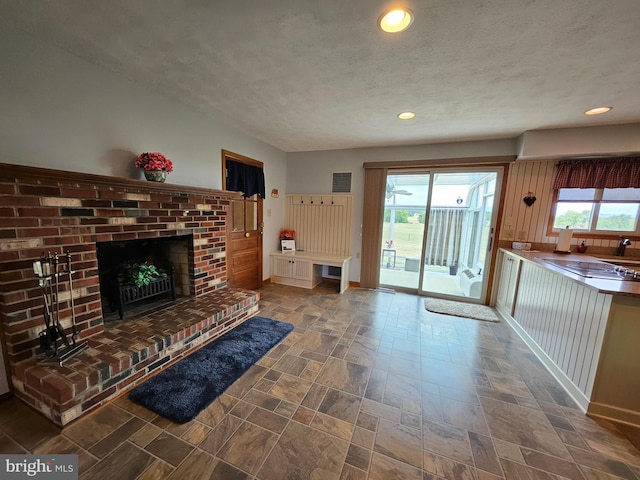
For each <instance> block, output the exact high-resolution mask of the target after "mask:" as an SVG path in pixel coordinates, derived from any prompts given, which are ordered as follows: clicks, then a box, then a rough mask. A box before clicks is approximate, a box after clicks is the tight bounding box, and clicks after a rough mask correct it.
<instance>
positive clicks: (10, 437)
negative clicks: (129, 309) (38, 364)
mask: <svg viewBox="0 0 640 480" xmlns="http://www.w3.org/2000/svg"><path fill="white" fill-rule="evenodd" d="M334 291H335V288H334V286H333V285H330V286H326V285H321V286H320V287H318V288H316V289H315V290H313V291H311V292H310V291H308V290H302V289H295V288H291V287H284V286H279V285H267V286H265V287H264V288H263V291H262V299H261V302H260V304H261V313H260V314H261V315H263V316H267V317H271V318H275V319H278V320H282V321H288V322H291V323H293V324H294V325H295V330H294V331H293V332H292V333H291V334H290V335H289V336H288V337H287V338H286V339H285V340H284V341H283V342H282V343H281V344H280V345H278V346H276V347H275V348H274V349H273V350H272V351H271V352H270V353H269V354H268V355H267V356H266V357H264V358H263V359H262V360H261V361H260V362H259V363H258V364H257V365H255V366H254V367H253V368H251V369H250V370H249V371H248V372H247V373H246V374H245V375H244V376H243V377H242V378H241V379H240V380H239V381H237V382H236V383H235V384H234V385H233V386H232V387H231V388H230V389H229V390H227V392H226V393H225V394H224V395H222V396H221V397H220V398H219V399H218V400H216V401H215V402H214V403H213V404H212V405H211V406H210V407H208V408H207V409H206V410H204V411H203V412H202V413H201V414H200V415H199V416H198V417H197V418H196V419H195V420H194V421H192V422H190V423H187V424H184V425H176V424H172V423H171V422H169V421H167V420H165V419H163V418H160V417H158V416H156V415H155V414H153V413H152V412H150V411H148V410H146V409H144V408H142V407H139V406H137V405H134V404H133V403H131V402H130V401H129V400H128V399H127V398H126V397H123V398H120V399H119V400H116V401H115V402H113V403H111V404H110V405H108V406H106V407H104V408H103V409H101V410H99V411H97V412H95V413H93V414H91V415H89V416H88V417H86V418H84V419H81V420H79V421H78V422H76V423H74V424H72V425H71V426H69V427H67V428H66V429H64V430H63V431H62V432H60V431H59V429H57V428H56V427H54V426H53V425H52V424H50V423H49V422H48V421H46V420H44V419H43V418H41V417H40V416H39V415H37V414H35V413H33V412H32V411H31V410H29V409H28V408H27V407H25V406H23V405H22V404H21V403H20V402H18V401H16V400H8V401H5V402H3V403H0V453H25V452H34V453H77V454H78V455H79V461H80V473H81V475H80V478H83V479H92V480H94V479H95V480H99V479H114V478H115V479H119V480H129V479H131V480H133V479H164V478H169V479H224V480H236V479H238V480H239V479H259V480H284V479H286V480H294V479H296V480H297V479H315V480H331V479H342V480H347V479H349V480H359V479H367V478H368V479H373V480H382V479H393V480H395V479H420V480H427V479H429V480H431V479H440V478H445V479H453V480H458V479H461V480H466V479H477V480H491V479H499V478H505V479H530V480H536V479H545V480H546V479H561V478H568V479H585V480H587V479H598V480H600V479H602V480H605V479H616V478H623V479H627V480H640V451H639V450H638V449H636V448H635V447H634V446H633V443H632V442H631V441H629V440H628V439H627V437H625V436H623V435H622V434H621V431H624V433H625V434H626V435H627V436H628V437H630V438H631V439H632V441H635V442H637V443H636V445H638V444H640V442H639V440H640V436H638V432H637V430H635V429H631V428H626V427H620V429H618V428H617V427H616V426H614V425H612V424H609V423H607V422H595V421H594V420H591V419H590V418H588V417H585V416H584V415H583V414H582V413H581V412H580V410H578V409H577V408H576V407H575V405H574V404H573V403H572V401H571V399H570V398H569V397H568V396H567V395H566V394H565V392H564V390H562V389H561V388H560V387H559V386H558V384H557V383H556V382H555V380H554V379H553V377H552V376H551V375H550V374H549V373H548V372H547V371H546V370H545V369H544V368H543V367H542V365H541V364H540V363H539V362H538V360H537V359H536V358H535V356H534V355H533V354H532V353H531V352H530V351H529V350H528V348H527V347H526V346H525V345H524V344H523V343H522V342H521V341H520V340H519V338H518V337H517V336H516V335H515V334H514V333H513V331H512V330H511V329H510V328H509V327H508V326H507V325H506V324H505V323H499V324H494V323H486V322H480V321H475V320H468V319H461V318H455V317H447V316H444V315H438V314H434V313H429V312H427V311H426V310H425V309H424V306H423V305H424V302H423V299H422V298H420V297H417V296H415V295H408V294H402V293H396V294H393V293H389V292H377V291H371V290H365V289H357V288H351V289H349V290H348V291H347V292H346V293H345V294H344V295H337V294H336V293H334Z"/></svg>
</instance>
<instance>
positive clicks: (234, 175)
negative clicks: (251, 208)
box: [226, 160, 265, 198]
mask: <svg viewBox="0 0 640 480" xmlns="http://www.w3.org/2000/svg"><path fill="white" fill-rule="evenodd" d="M226 168H227V190H232V191H234V192H242V195H243V196H244V197H252V196H253V195H255V194H256V193H257V194H258V195H260V197H261V198H264V196H265V185H264V170H263V169H262V168H261V167H256V166H253V165H249V164H246V163H241V162H234V161H233V160H227V161H226Z"/></svg>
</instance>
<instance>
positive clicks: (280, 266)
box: [271, 254, 322, 288]
mask: <svg viewBox="0 0 640 480" xmlns="http://www.w3.org/2000/svg"><path fill="white" fill-rule="evenodd" d="M321 280H322V265H316V264H314V263H313V260H310V259H306V258H298V257H296V256H295V254H272V255H271V281H272V282H273V283H281V284H283V285H291V286H294V287H303V288H313V287H315V286H316V285H318V284H319V283H320V281H321Z"/></svg>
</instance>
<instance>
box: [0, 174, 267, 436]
mask: <svg viewBox="0 0 640 480" xmlns="http://www.w3.org/2000/svg"><path fill="white" fill-rule="evenodd" d="M0 168H1V172H2V173H1V174H0V321H1V327H2V328H1V330H2V333H3V337H4V345H5V347H6V357H7V361H8V364H9V367H10V371H11V372H10V373H11V377H12V383H13V386H14V393H15V394H16V395H17V396H19V397H20V398H21V399H22V400H24V401H25V402H27V403H29V404H30V405H32V406H33V407H34V408H36V409H38V410H39V411H41V412H42V413H43V414H44V415H46V416H48V417H49V418H51V419H52V420H53V421H54V422H55V423H57V424H58V425H61V426H62V425H65V424H67V423H68V422H70V421H71V420H73V419H75V418H77V417H78V416H80V415H82V414H83V413H85V412H87V411H89V410H91V409H93V408H95V407H96V406H98V405H100V404H102V403H104V402H105V401H107V400H108V399H110V398H113V397H115V396H117V395H118V394H119V393H121V392H122V391H123V390H125V389H126V388H128V387H130V386H132V385H134V384H136V383H139V382H140V381H141V380H142V379H144V377H145V376H146V375H148V374H149V373H151V372H152V371H154V370H155V369H157V368H161V367H162V365H165V364H166V363H167V362H170V361H171V360H173V359H174V358H177V357H178V356H180V355H183V354H184V353H185V352H186V351H187V350H189V349H192V348H193V347H194V346H197V345H199V344H202V343H204V342H206V341H208V340H210V339H212V338H215V337H216V336H218V335H220V334H221V333H222V332H224V331H225V330H226V329H229V328H232V327H233V326H235V325H236V324H238V323H240V322H241V321H243V320H244V319H246V318H247V316H250V315H251V314H253V313H255V312H256V311H257V301H258V295H257V294H256V293H255V292H247V291H241V290H235V289H230V288H228V287H227V278H226V227H227V212H228V208H229V204H230V200H231V199H233V198H236V196H237V195H238V194H235V193H232V192H225V191H219V190H211V189H204V188H197V187H188V186H178V185H172V184H162V183H154V182H146V181H141V180H132V179H125V178H116V177H105V176H98V175H90V174H82V173H73V172H64V171H58V170H49V169H41V168H34V167H26V166H17V165H7V164H0ZM169 237H175V238H183V239H184V238H186V239H188V240H187V241H186V242H187V243H185V245H186V247H184V248H185V249H186V251H187V255H186V259H185V260H182V261H181V263H182V265H180V268H181V271H180V273H179V275H180V276H181V284H180V285H181V286H180V291H179V293H180V294H181V295H182V296H183V297H181V299H180V300H179V303H180V309H181V311H183V312H188V314H187V313H185V315H184V318H183V319H180V320H179V321H171V320H170V318H172V317H175V316H176V314H175V313H173V314H167V313H166V312H165V313H163V312H158V313H156V314H153V315H151V316H149V317H147V318H145V319H144V320H143V321H141V322H140V324H138V325H133V326H131V327H127V328H125V329H114V330H115V331H111V330H109V331H106V330H105V325H104V320H103V313H102V308H103V305H102V298H101V294H100V276H99V274H98V254H97V247H96V245H97V244H98V243H100V244H101V245H102V244H106V242H124V241H132V240H138V241H143V240H153V239H161V238H169ZM62 251H64V252H67V251H68V252H70V254H71V256H72V269H73V270H74V272H75V273H74V274H73V297H74V312H75V320H76V324H77V327H78V329H79V335H78V339H79V340H80V341H86V342H88V344H89V348H88V349H87V350H85V351H84V352H82V353H80V354H79V355H78V356H76V357H73V358H72V359H70V360H68V361H67V362H65V364H64V365H63V366H58V365H54V366H49V365H45V366H43V365H41V364H39V363H38V355H39V354H40V346H39V338H38V335H39V332H40V331H41V330H43V329H44V321H43V302H42V296H41V290H40V288H39V286H38V281H37V278H36V277H35V275H34V273H33V268H32V264H33V262H34V261H35V260H37V259H39V258H40V257H41V256H42V255H43V254H46V253H48V252H51V253H55V252H62ZM65 288H66V287H65V286H64V285H62V288H61V292H60V295H59V298H60V301H61V307H60V318H61V319H63V320H62V324H63V326H64V327H65V328H68V327H69V326H70V322H71V310H70V309H71V305H70V302H69V298H70V295H69V292H68V291H65ZM185 297H186V298H185ZM185 302H186V303H185ZM154 315H155V316H154ZM134 335H139V336H140V338H133V339H132V338H131V337H132V336H134ZM120 341H122V344H119V343H118V342H120Z"/></svg>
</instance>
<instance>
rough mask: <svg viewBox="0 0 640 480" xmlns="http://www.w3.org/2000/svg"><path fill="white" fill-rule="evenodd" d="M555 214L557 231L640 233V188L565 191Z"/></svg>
mask: <svg viewBox="0 0 640 480" xmlns="http://www.w3.org/2000/svg"><path fill="white" fill-rule="evenodd" d="M554 212H555V214H554V216H553V219H552V220H553V230H554V231H557V230H560V229H563V228H565V227H567V226H568V227H569V228H572V229H574V230H580V231H582V232H585V233H593V234H605V235H606V234H640V219H639V216H640V188H561V189H559V190H558V195H557V200H556V204H555V209H554Z"/></svg>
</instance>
